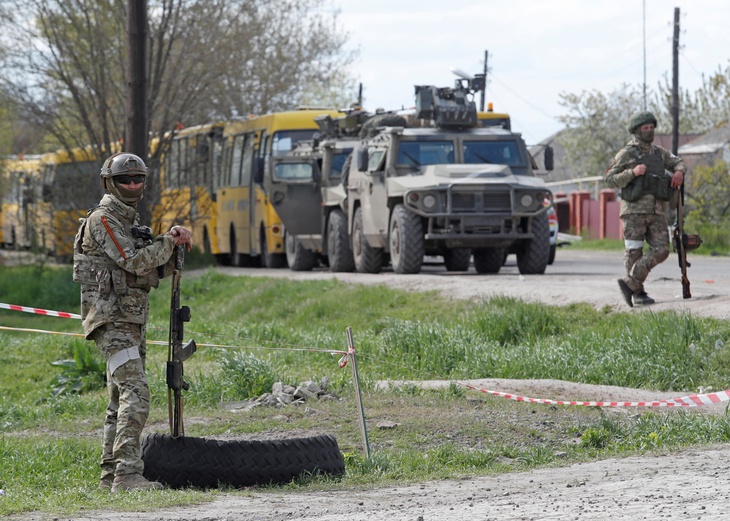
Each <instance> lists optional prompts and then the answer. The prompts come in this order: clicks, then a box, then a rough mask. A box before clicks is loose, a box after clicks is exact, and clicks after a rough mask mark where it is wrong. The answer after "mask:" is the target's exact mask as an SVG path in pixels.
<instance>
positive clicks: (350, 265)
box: [327, 209, 355, 272]
mask: <svg viewBox="0 0 730 521" xmlns="http://www.w3.org/2000/svg"><path fill="white" fill-rule="evenodd" d="M327 258H328V259H329V266H330V270H331V271H334V272H350V271H355V259H354V258H353V256H352V245H351V243H350V236H349V234H348V233H347V216H346V215H345V213H344V212H343V211H342V210H340V209H337V210H333V211H332V213H330V215H329V219H327Z"/></svg>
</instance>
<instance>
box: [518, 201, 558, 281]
mask: <svg viewBox="0 0 730 521" xmlns="http://www.w3.org/2000/svg"><path fill="white" fill-rule="evenodd" d="M532 233H533V235H534V237H533V238H532V239H529V240H526V241H524V242H523V243H522V244H520V246H519V247H518V249H517V267H518V268H519V270H520V273H521V274H522V275H541V274H543V273H545V268H546V267H547V265H548V259H549V257H550V224H549V223H548V216H547V213H542V214H540V215H538V216H537V217H534V218H533V219H532Z"/></svg>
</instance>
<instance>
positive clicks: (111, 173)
mask: <svg viewBox="0 0 730 521" xmlns="http://www.w3.org/2000/svg"><path fill="white" fill-rule="evenodd" d="M147 174H148V170H147V166H146V165H145V164H144V161H142V158H141V157H139V156H135V155H134V154H128V153H126V152H121V153H118V154H114V155H112V156H110V157H109V158H108V159H107V160H106V161H104V164H103V165H102V166H101V172H100V173H99V176H100V177H101V187H102V189H103V190H104V191H105V192H109V193H110V194H112V195H113V196H115V197H117V198H118V199H120V200H121V201H123V202H125V203H127V204H129V205H133V204H136V203H137V201H139V200H140V199H142V193H143V192H144V189H145V185H146V181H147ZM130 175H131V176H138V175H141V176H143V181H142V186H140V187H139V188H136V189H134V190H130V189H129V188H127V187H125V186H124V185H123V184H121V183H119V182H117V181H118V179H117V178H118V177H120V176H130Z"/></svg>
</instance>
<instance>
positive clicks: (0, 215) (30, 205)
mask: <svg viewBox="0 0 730 521" xmlns="http://www.w3.org/2000/svg"><path fill="white" fill-rule="evenodd" d="M40 170H41V156H39V155H33V156H23V155H20V156H11V157H7V158H4V159H3V160H2V161H0V194H2V197H1V200H0V243H1V244H2V245H3V246H4V247H5V248H8V249H15V250H19V249H28V248H35V247H37V246H38V237H37V235H36V229H35V226H34V224H35V223H34V218H33V216H34V209H35V206H34V201H35V191H34V190H35V187H36V186H37V185H38V179H39V177H40Z"/></svg>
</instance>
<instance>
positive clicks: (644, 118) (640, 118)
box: [629, 111, 657, 134]
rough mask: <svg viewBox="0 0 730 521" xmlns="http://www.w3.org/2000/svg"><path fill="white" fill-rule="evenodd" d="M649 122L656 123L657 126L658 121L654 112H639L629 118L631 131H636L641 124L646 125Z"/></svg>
mask: <svg viewBox="0 0 730 521" xmlns="http://www.w3.org/2000/svg"><path fill="white" fill-rule="evenodd" d="M647 123H654V127H656V126H657V121H656V118H655V117H654V114H652V113H651V112H646V111H643V112H637V113H636V114H634V115H633V116H631V119H630V120H629V133H630V134H633V133H635V132H636V130H637V129H638V128H639V127H640V126H641V125H646V124H647Z"/></svg>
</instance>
